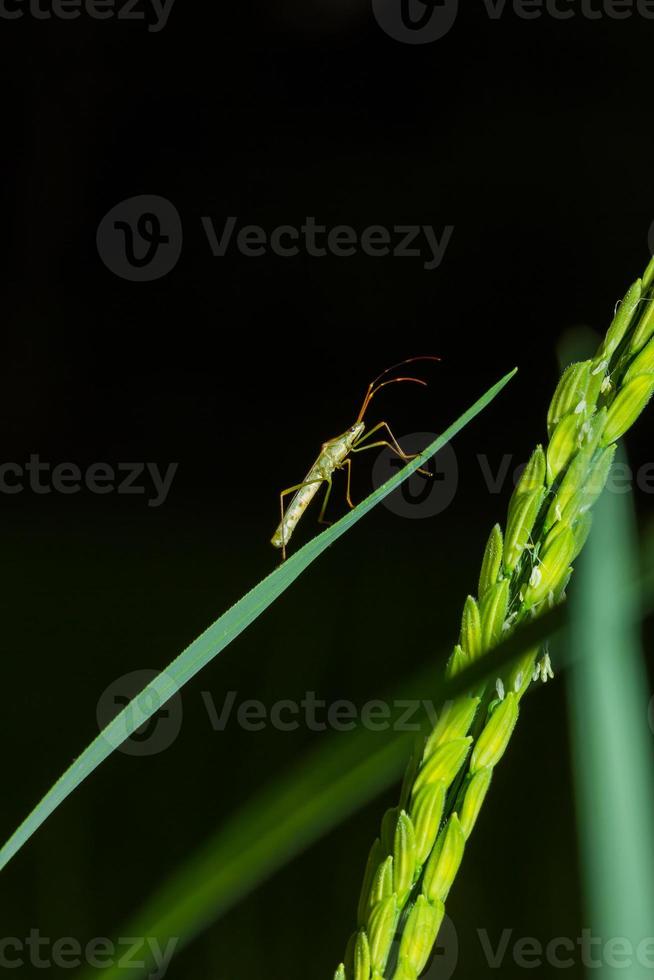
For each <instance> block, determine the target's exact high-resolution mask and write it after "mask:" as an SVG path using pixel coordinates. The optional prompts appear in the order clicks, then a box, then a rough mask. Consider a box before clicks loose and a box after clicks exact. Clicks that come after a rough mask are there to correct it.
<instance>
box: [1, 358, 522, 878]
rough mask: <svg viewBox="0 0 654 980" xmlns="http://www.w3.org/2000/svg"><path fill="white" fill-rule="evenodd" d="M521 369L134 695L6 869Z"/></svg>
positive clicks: (35, 820) (26, 833)
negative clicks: (96, 774)
mask: <svg viewBox="0 0 654 980" xmlns="http://www.w3.org/2000/svg"><path fill="white" fill-rule="evenodd" d="M514 374H515V370H513V371H511V372H510V373H509V374H507V375H505V377H503V378H502V379H501V380H500V381H498V382H497V384H495V385H494V386H493V387H492V388H490V389H489V390H488V391H487V392H486V393H485V394H484V395H482V397H481V398H480V399H479V400H478V401H476V402H475V404H474V405H472V406H471V408H469V409H468V410H467V411H466V412H464V413H463V415H462V416H461V417H460V418H459V419H457V421H456V422H454V423H453V424H452V425H451V426H450V427H449V428H448V429H447V430H446V432H444V433H443V434H442V435H441V436H439V437H438V438H437V439H435V440H434V442H432V443H431V444H430V445H429V446H428V447H427V448H426V449H425V450H424V452H422V453H421V454H420V456H418V457H417V458H416V459H414V460H412V461H411V462H410V463H409V464H408V465H407V466H405V467H403V468H402V469H401V470H400V471H399V472H398V473H396V474H394V475H393V476H392V477H391V479H390V480H388V481H387V482H386V483H385V484H384V485H383V486H381V487H379V488H378V489H377V490H375V491H374V492H373V493H371V494H370V496H369V497H366V499H365V500H363V501H362V502H361V503H360V504H358V506H357V507H355V508H354V509H353V510H351V511H349V513H347V514H346V515H345V516H344V517H342V518H341V519H340V520H339V521H337V522H336V523H335V524H333V525H332V526H331V527H329V528H328V529H327V530H326V531H323V533H322V534H319V535H317V536H316V537H315V538H313V540H311V541H309V543H308V544H306V545H305V546H304V547H303V548H301V549H300V550H299V551H297V552H296V553H295V554H294V555H292V556H291V557H290V558H289V559H288V560H287V561H286V562H284V563H283V564H282V565H280V566H279V567H278V568H277V569H276V570H275V571H274V572H272V573H271V574H270V575H268V576H267V577H266V578H265V579H263V581H262V582H260V583H259V584H258V585H257V586H256V587H255V588H254V589H252V590H251V591H250V592H248V593H247V594H246V595H245V596H243V598H242V599H239V601H238V602H237V603H236V604H235V605H234V606H232V607H231V609H229V610H228V611H227V612H226V613H224V614H223V615H222V616H221V617H220V618H219V619H218V620H216V622H215V623H213V625H212V626H210V627H209V628H208V629H207V630H206V631H205V632H204V633H202V634H201V636H199V637H198V638H197V639H196V640H194V642H193V643H191V645H190V646H189V647H187V648H186V649H185V650H184V651H183V652H182V653H181V654H180V655H179V656H178V657H177V658H176V659H175V660H174V661H173V662H172V663H171V664H170V665H169V666H168V667H167V668H166V669H165V670H164V672H163V673H161V674H160V675H159V676H158V677H157V678H155V679H154V680H153V681H152V682H151V683H150V684H148V686H147V687H146V688H144V690H143V691H141V693H140V694H139V695H137V697H136V698H134V699H133V700H132V701H131V702H130V703H129V704H128V705H126V707H125V708H124V709H123V710H122V711H121V712H120V713H119V714H118V715H116V717H115V718H114V719H113V720H112V721H111V722H110V724H109V725H107V726H106V727H105V728H104V729H103V730H102V732H100V734H99V735H98V736H97V737H96V738H95V739H94V741H93V742H92V743H91V744H90V745H89V746H88V748H86V749H85V750H84V751H83V752H82V754H81V755H80V756H79V757H78V758H77V759H76V761H75V762H74V763H73V764H72V766H70V768H69V769H67V770H66V772H65V773H64V774H63V776H61V777H60V779H58V780H57V782H56V783H55V784H54V786H53V787H52V788H51V789H50V790H49V791H48V793H46V795H45V796H44V797H43V799H42V800H41V801H40V803H39V804H38V805H37V806H36V807H35V809H34V810H33V811H32V812H31V813H30V814H29V816H28V817H27V818H26V820H25V821H24V822H23V823H22V824H21V825H20V826H19V827H18V829H17V830H16V831H15V833H14V834H13V835H12V836H11V837H10V838H9V840H8V841H7V842H6V844H5V845H4V846H3V848H2V850H0V870H1V869H2V868H3V867H5V865H6V864H7V862H8V861H10V860H11V858H12V857H14V855H15V854H16V853H17V852H18V851H19V850H20V849H21V847H22V846H23V845H24V844H25V843H26V841H28V840H29V839H30V837H31V836H32V835H33V834H34V833H35V831H36V830H37V829H38V828H39V827H40V826H41V824H42V823H43V822H44V821H45V820H46V819H47V818H48V817H49V816H50V815H51V814H52V813H53V812H54V811H55V810H56V809H57V807H58V806H59V805H60V804H61V803H62V802H63V801H64V800H65V799H66V798H67V797H68V796H69V795H70V794H71V793H72V792H73V790H74V789H76V788H77V787H78V786H79V785H80V783H82V782H83V781H84V780H85V779H86V778H87V776H89V775H90V774H91V773H92V772H93V771H94V770H95V769H96V768H97V767H98V766H99V765H100V764H101V763H102V762H104V760H105V759H106V758H108V756H109V755H111V753H112V752H113V751H114V749H115V748H117V747H118V746H119V745H120V744H121V743H122V742H124V741H125V739H127V738H129V736H130V735H132V734H133V733H134V732H135V731H136V730H137V729H138V728H140V727H141V725H143V724H144V723H145V722H146V721H147V720H148V719H149V718H151V717H152V715H153V714H155V713H156V712H157V711H158V710H159V709H160V707H161V706H162V705H163V704H165V703H166V702H167V701H168V700H169V699H170V698H171V697H172V696H173V695H174V694H175V693H176V692H177V691H179V690H180V688H182V687H183V686H184V684H186V683H187V681H189V680H190V679H191V678H192V677H194V676H195V674H197V673H198V671H200V670H201V669H202V668H203V667H204V666H205V665H206V664H207V663H209V662H210V661H211V660H213V658H214V657H216V656H217V655H218V654H219V653H220V652H221V651H222V650H224V649H225V647H226V646H227V645H228V644H229V643H231V642H232V640H234V639H235V638H236V637H237V636H239V634H240V633H242V632H243V630H245V629H246V628H247V627H248V626H249V625H250V624H251V623H252V622H253V621H254V620H255V619H256V618H257V617H258V616H260V615H261V613H262V612H264V610H265V609H267V608H268V606H270V605H271V603H273V602H274V601H275V599H277V598H278V597H279V596H280V595H281V594H282V593H283V592H284V591H285V590H286V589H287V588H288V587H289V585H291V584H292V583H293V582H294V581H295V579H296V578H297V577H298V576H299V575H301V574H302V572H303V571H304V570H305V569H306V568H307V567H308V566H309V565H310V564H311V563H312V562H313V561H315V559H316V558H318V556H319V555H320V554H322V552H323V551H324V550H325V548H327V547H329V545H331V544H333V543H334V541H336V540H337V539H338V538H340V537H341V535H343V534H345V532H346V531H348V530H349V529H350V528H351V527H352V526H353V525H354V524H356V522H357V521H358V520H360V519H361V518H362V517H363V516H364V514H367V513H368V512H369V511H370V510H372V508H373V507H375V506H376V505H377V504H378V503H380V501H382V500H383V499H384V498H385V497H386V496H388V494H390V493H392V491H393V490H395V489H396V488H397V487H398V486H399V485H400V484H401V483H402V482H403V481H404V480H406V479H407V478H408V477H409V476H411V474H412V473H414V472H415V471H416V470H417V469H418V468H419V467H420V466H421V465H423V464H424V463H425V461H426V460H428V459H430V458H431V457H432V456H433V455H435V454H436V453H437V452H438V451H439V449H441V448H442V447H443V446H444V445H445V444H446V443H447V442H449V441H450V440H451V439H452V438H453V437H454V436H455V435H456V434H457V433H458V432H460V430H461V429H462V428H463V427H464V426H465V425H467V424H468V422H470V421H472V419H474V418H475V416H476V415H478V414H479V413H480V412H481V411H483V409H484V408H486V406H487V405H489V404H490V402H491V401H492V400H493V399H494V398H495V397H496V396H497V395H498V394H499V393H500V391H502V389H503V388H504V387H505V385H507V384H508V382H509V381H510V380H511V378H512V377H513V376H514Z"/></svg>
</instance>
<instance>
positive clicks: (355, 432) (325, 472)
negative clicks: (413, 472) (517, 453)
mask: <svg viewBox="0 0 654 980" xmlns="http://www.w3.org/2000/svg"><path fill="white" fill-rule="evenodd" d="M413 361H440V357H434V356H431V355H425V356H422V357H409V358H407V359H406V360H404V361H400V362H399V364H393V365H392V366H391V367H389V368H386V370H385V371H382V373H381V374H380V375H379V376H378V377H376V378H375V380H374V381H371V382H370V384H369V385H368V390H367V391H366V394H365V396H364V399H363V404H362V405H361V411H360V412H359V414H358V415H357V418H356V421H355V422H354V424H353V425H351V426H350V428H349V429H346V431H345V432H342V433H341V435H339V436H335V437H334V438H333V439H328V440H327V442H324V443H323V444H322V446H321V449H320V453H319V454H318V458H317V459H316V461H315V463H314V464H313V466H312V467H311V469H310V470H309V472H308V473H307V475H306V476H305V478H304V480H303V481H302V483H297V484H296V485H295V486H294V487H287V489H286V490H282V492H281V493H280V495H279V507H280V514H281V520H280V523H279V527H278V528H277V530H276V531H275V533H274V534H273V536H272V538H271V544H272V545H273V547H275V548H281V549H282V560H285V559H286V546H287V544H288V542H289V541H290V539H291V535H292V534H293V531H294V530H295V528H296V527H297V524H298V522H299V520H300V518H301V517H302V515H303V514H304V512H305V510H306V509H307V507H308V506H309V504H310V503H311V501H312V500H313V498H314V497H315V496H316V494H317V493H318V490H319V489H320V486H321V485H322V484H323V483H326V484H327V492H326V494H325V499H324V501H323V505H322V509H321V511H320V516H319V517H318V521H319V523H321V524H328V523H329V521H326V520H325V510H326V509H327V502H328V500H329V495H330V493H331V489H332V474H333V473H334V471H335V470H342V469H344V468H345V467H347V489H346V491H345V499H346V500H347V503H348V506H349V507H354V504H353V503H352V499H351V497H350V478H351V475H352V461H351V459H350V454H351V453H361V452H364V451H365V450H366V449H375V448H376V447H379V446H386V447H387V448H389V449H391V450H392V451H393V452H394V453H396V454H397V455H398V456H399V457H400V458H401V459H403V460H405V462H408V461H409V460H411V459H415V457H416V455H417V453H413V454H412V455H408V454H407V453H405V452H404V450H403V449H402V448H401V447H400V445H399V443H398V441H397V439H396V438H395V436H394V435H393V433H392V432H391V429H390V426H389V425H388V422H378V423H377V425H375V426H373V427H372V429H369V430H368V432H367V433H366V434H365V435H364V432H365V428H366V426H365V422H364V421H363V418H364V415H365V414H366V411H367V409H368V406H369V405H370V402H371V400H372V398H373V397H374V396H375V395H376V394H377V392H378V391H380V390H381V389H382V388H385V387H386V385H390V384H396V383H398V382H400V381H414V382H415V383H416V384H420V385H426V384H427V382H426V381H423V380H422V379H421V378H413V377H400V378H388V379H387V380H386V381H383V380H382V379H383V378H386V377H387V375H389V374H390V373H391V371H395V370H396V369H397V368H399V367H402V365H404V364H411V363H412V362H413ZM382 429H383V430H385V431H386V433H387V434H388V439H378V440H376V441H375V442H370V443H369V442H367V440H368V439H370V437H371V436H372V435H374V434H375V433H376V432H379V431H380V430H382ZM363 442H366V443H367V444H366V445H365V446H362V445H361V444H362V443H363ZM420 472H421V473H425V475H427V476H429V475H430V474H429V473H427V472H426V471H425V470H420ZM291 493H292V494H293V495H294V496H293V498H292V499H291V502H290V504H289V505H288V507H287V508H286V510H284V498H285V497H287V496H288V495H289V494H291Z"/></svg>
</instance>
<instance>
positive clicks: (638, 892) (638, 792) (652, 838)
mask: <svg viewBox="0 0 654 980" xmlns="http://www.w3.org/2000/svg"><path fill="white" fill-rule="evenodd" d="M632 523H633V522H632V514H631V503H630V498H629V497H625V496H624V494H618V493H606V494H604V496H603V498H602V500H601V501H600V503H599V504H598V507H597V512H596V518H595V524H594V527H593V534H592V535H591V537H590V539H589V543H588V547H587V551H586V553H585V556H584V559H583V563H582V565H581V568H580V574H579V577H578V581H577V585H576V588H575V592H574V601H573V604H572V608H571V618H572V622H571V630H570V643H571V646H572V653H573V655H574V665H573V668H572V670H571V671H570V673H569V675H568V676H569V714H570V730H571V737H572V747H573V760H574V772H575V783H576V793H577V810H578V827H579V839H580V846H581V855H582V866H583V873H584V882H585V892H586V909H587V912H588V915H589V919H590V921H589V922H588V923H587V924H588V925H589V926H590V927H591V932H592V935H593V936H595V937H599V938H601V944H596V945H595V947H594V949H595V951H596V955H595V960H596V961H597V960H598V959H599V960H601V969H600V975H601V977H602V980H608V978H612V977H618V976H621V977H625V976H628V977H634V976H644V975H645V968H646V967H647V966H649V969H650V970H651V943H650V946H649V947H648V948H647V947H641V946H640V944H641V942H642V941H643V940H644V939H646V937H648V936H651V935H652V923H653V922H654V832H653V824H652V815H653V813H654V780H653V775H654V769H653V762H654V758H653V754H652V736H651V732H650V731H649V730H648V700H649V693H648V685H647V680H646V676H645V671H644V666H643V660H642V651H641V648H640V641H639V617H640V609H639V608H638V605H637V603H636V602H635V601H634V600H635V595H634V593H633V592H629V591H628V590H625V589H624V588H623V586H624V583H625V582H628V581H630V580H631V579H632V578H633V577H634V575H635V574H636V570H637V562H636V559H635V545H634V533H633V527H632ZM643 955H644V956H645V957H646V960H645V961H643V960H642V957H643ZM647 958H649V959H647ZM598 965H599V964H598ZM593 975H595V976H596V975H597V971H596V970H595V969H594V970H593Z"/></svg>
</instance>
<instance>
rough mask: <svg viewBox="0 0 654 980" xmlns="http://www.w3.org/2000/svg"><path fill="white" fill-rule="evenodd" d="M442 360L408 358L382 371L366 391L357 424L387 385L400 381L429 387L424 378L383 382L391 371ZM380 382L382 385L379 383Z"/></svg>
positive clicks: (432, 357) (429, 357)
mask: <svg viewBox="0 0 654 980" xmlns="http://www.w3.org/2000/svg"><path fill="white" fill-rule="evenodd" d="M440 360H442V358H440V357H435V356H434V355H433V354H421V355H419V356H418V357H407V358H406V359H405V360H404V361H398V363H397V364H392V365H391V366H390V367H388V368H386V370H385V371H382V373H381V374H379V375H377V377H376V378H375V380H374V381H371V382H370V384H369V385H368V390H367V391H366V395H365V398H364V399H363V404H362V406H361V411H360V412H359V414H358V416H357V422H361V421H362V419H363V416H364V415H365V414H366V412H367V410H368V405H369V404H370V402H371V401H372V399H373V397H374V396H375V395H376V394H377V392H378V391H381V389H382V388H385V387H386V385H394V384H397V383H398V382H400V381H414V382H415V383H416V384H418V385H425V387H426V386H427V382H426V381H423V380H422V378H410V377H409V378H405V377H404V376H402V377H401V378H390V379H389V380H388V381H382V378H385V377H386V375H387V374H390V373H391V371H395V370H396V369H397V368H399V367H402V366H403V365H404V364H412V363H413V362H414V361H440ZM380 381H381V384H380V383H379V382H380Z"/></svg>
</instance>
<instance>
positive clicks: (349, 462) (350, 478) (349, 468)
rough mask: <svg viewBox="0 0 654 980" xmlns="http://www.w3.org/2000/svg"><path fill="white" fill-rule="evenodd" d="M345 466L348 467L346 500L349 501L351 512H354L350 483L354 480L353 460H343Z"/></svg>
mask: <svg viewBox="0 0 654 980" xmlns="http://www.w3.org/2000/svg"><path fill="white" fill-rule="evenodd" d="M343 466H347V487H346V490H345V499H346V500H347V504H348V507H349V508H350V509H351V510H354V504H353V503H352V498H351V496H350V483H351V480H352V460H351V459H345V460H343Z"/></svg>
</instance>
